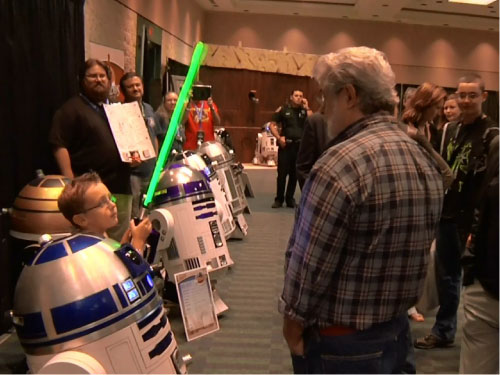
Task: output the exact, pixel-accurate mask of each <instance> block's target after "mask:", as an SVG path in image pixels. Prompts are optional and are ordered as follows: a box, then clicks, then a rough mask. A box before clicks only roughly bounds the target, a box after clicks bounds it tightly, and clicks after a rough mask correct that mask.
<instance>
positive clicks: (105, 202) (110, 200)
mask: <svg viewBox="0 0 500 375" xmlns="http://www.w3.org/2000/svg"><path fill="white" fill-rule="evenodd" d="M115 203H116V197H115V196H114V195H113V194H110V195H108V196H107V197H103V198H102V199H101V200H100V201H99V203H97V204H96V205H95V206H93V207H90V208H87V209H85V210H83V211H82V212H80V213H81V214H85V213H87V212H89V211H92V210H95V209H96V208H103V207H106V206H111V205H112V204H115Z"/></svg>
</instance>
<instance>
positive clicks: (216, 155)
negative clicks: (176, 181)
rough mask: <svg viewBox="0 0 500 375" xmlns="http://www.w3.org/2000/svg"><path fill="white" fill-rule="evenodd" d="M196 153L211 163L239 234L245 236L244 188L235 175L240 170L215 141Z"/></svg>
mask: <svg viewBox="0 0 500 375" xmlns="http://www.w3.org/2000/svg"><path fill="white" fill-rule="evenodd" d="M198 153H200V154H201V155H206V156H208V158H209V159H210V161H211V162H212V166H213V167H214V169H215V171H216V172H217V177H218V178H219V181H220V184H221V186H222V189H223V190H224V193H225V194H226V198H227V200H228V201H229V204H230V205H231V211H232V212H233V217H234V220H235V221H236V223H237V224H238V227H239V229H240V230H241V232H242V233H243V234H244V235H247V232H248V224H247V221H246V219H245V217H244V216H243V212H244V211H245V209H246V208H247V207H248V202H247V200H246V198H245V189H244V186H243V185H242V182H241V179H240V177H239V175H238V174H237V172H238V171H240V169H239V168H238V166H237V165H236V164H235V163H234V157H233V154H231V153H229V152H228V151H227V149H226V148H225V147H224V146H223V145H222V144H221V143H219V142H215V141H210V142H205V143H203V144H202V145H201V146H200V148H199V149H198Z"/></svg>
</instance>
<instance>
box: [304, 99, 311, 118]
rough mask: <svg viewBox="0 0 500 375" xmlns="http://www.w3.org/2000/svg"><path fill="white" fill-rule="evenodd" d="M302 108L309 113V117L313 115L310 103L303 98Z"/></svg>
mask: <svg viewBox="0 0 500 375" xmlns="http://www.w3.org/2000/svg"><path fill="white" fill-rule="evenodd" d="M302 106H303V107H304V109H305V110H306V111H307V116H311V115H312V114H313V112H312V111H311V108H309V102H308V101H307V99H306V98H302Z"/></svg>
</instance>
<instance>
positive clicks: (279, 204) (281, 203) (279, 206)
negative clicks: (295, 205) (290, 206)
mask: <svg viewBox="0 0 500 375" xmlns="http://www.w3.org/2000/svg"><path fill="white" fill-rule="evenodd" d="M281 206H283V202H280V201H279V200H277V199H275V200H274V203H273V205H272V206H271V207H272V208H281Z"/></svg>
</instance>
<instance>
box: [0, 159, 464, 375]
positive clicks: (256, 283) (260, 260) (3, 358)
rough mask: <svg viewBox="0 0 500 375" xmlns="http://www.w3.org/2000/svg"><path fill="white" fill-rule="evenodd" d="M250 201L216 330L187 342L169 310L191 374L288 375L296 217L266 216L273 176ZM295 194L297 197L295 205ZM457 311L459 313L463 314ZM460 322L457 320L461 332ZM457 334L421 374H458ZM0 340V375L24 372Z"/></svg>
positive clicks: (14, 349)
mask: <svg viewBox="0 0 500 375" xmlns="http://www.w3.org/2000/svg"><path fill="white" fill-rule="evenodd" d="M246 172H247V174H248V175H249V177H250V181H251V183H252V187H253V190H254V193H255V198H249V204H250V207H251V210H252V214H251V215H246V219H247V221H248V225H249V234H248V236H247V237H246V238H244V239H243V240H235V241H230V242H229V249H230V252H231V257H232V259H233V260H234V262H235V264H234V266H233V267H231V269H230V270H224V271H221V272H219V274H218V275H216V277H215V279H217V283H216V288H217V290H218V292H219V294H220V296H221V298H222V299H223V300H224V302H225V303H226V304H227V305H228V306H229V310H228V311H227V312H225V313H224V315H223V316H222V317H220V319H219V324H220V330H219V331H218V332H216V333H213V334H210V335H208V336H205V337H202V338H200V339H198V340H195V341H192V342H186V339H185V336H184V328H183V325H182V319H181V316H180V311H179V309H178V307H175V306H173V307H170V313H169V319H170V321H171V324H172V329H173V331H174V333H175V336H176V339H177V342H178V343H179V347H180V351H181V352H182V354H183V355H185V354H187V353H189V354H191V356H192V357H193V361H192V364H191V365H190V366H189V369H188V370H189V372H190V373H219V374H222V373H291V372H292V366H291V361H290V357H289V353H288V350H287V347H286V344H285V342H284V340H283V338H282V335H281V322H282V318H281V316H280V315H279V313H278V311H277V303H278V302H277V301H278V296H279V295H280V293H281V288H282V283H283V260H284V251H285V247H286V244H287V240H288V237H289V235H290V232H291V229H292V225H293V219H294V210H292V209H289V208H281V209H271V204H272V202H273V200H274V193H275V186H276V170H275V169H272V168H252V167H248V168H246ZM299 195H300V192H299V191H298V189H297V192H296V200H297V201H298V200H299ZM461 311H462V309H461V308H460V312H461ZM433 320H434V319H433V317H432V316H431V315H429V316H426V320H425V322H423V323H412V331H413V332H412V334H413V337H414V338H415V337H420V336H423V335H425V334H427V333H428V332H429V331H430V328H431V327H432V323H433ZM461 320H462V314H461V313H460V315H459V324H460V322H461ZM460 337H461V331H460V329H459V332H458V334H457V338H456V342H457V345H456V346H455V347H453V348H448V349H436V350H430V351H425V350H418V349H416V350H415V351H416V359H417V371H418V372H419V373H457V372H458V361H459V355H460ZM3 339H4V340H5V342H2V339H1V338H0V373H16V372H17V373H18V372H25V371H26V369H25V365H24V363H23V362H24V360H23V354H22V349H21V347H20V345H19V343H18V341H17V338H16V336H15V334H13V335H11V336H7V335H4V336H3Z"/></svg>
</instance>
